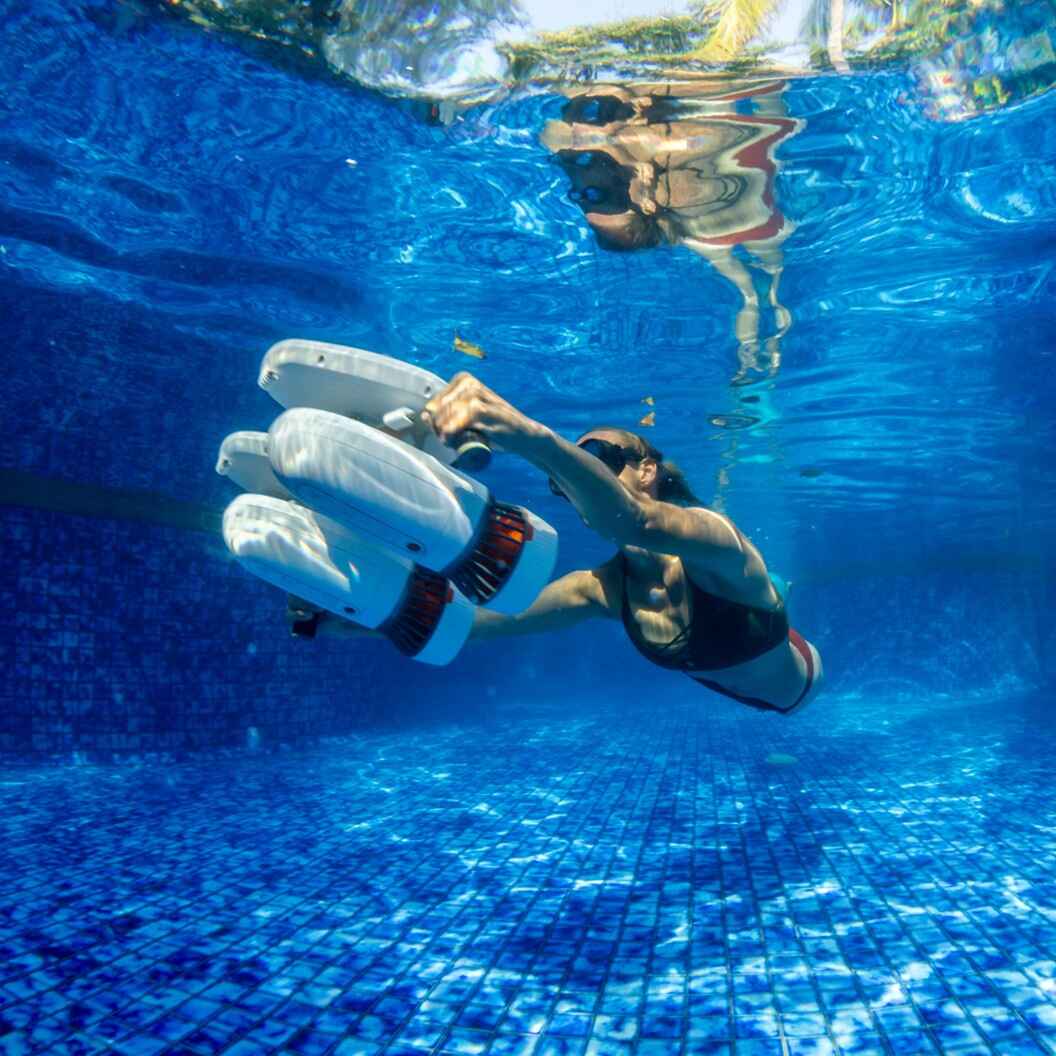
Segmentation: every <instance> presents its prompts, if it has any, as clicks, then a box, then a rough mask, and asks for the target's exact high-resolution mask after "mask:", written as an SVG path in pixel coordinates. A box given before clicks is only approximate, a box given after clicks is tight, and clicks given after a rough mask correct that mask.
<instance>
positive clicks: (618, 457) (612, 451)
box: [547, 436, 642, 499]
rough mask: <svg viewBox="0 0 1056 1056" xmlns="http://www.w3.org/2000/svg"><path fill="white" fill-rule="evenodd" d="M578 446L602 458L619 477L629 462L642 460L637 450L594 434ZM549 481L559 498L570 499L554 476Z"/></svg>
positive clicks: (577, 445) (551, 488)
mask: <svg viewBox="0 0 1056 1056" xmlns="http://www.w3.org/2000/svg"><path fill="white" fill-rule="evenodd" d="M576 447H578V448H581V449H582V450H584V451H586V452H587V454H588V455H593V456H594V457H595V458H600V459H601V461H602V462H604V463H605V465H606V466H608V467H609V469H611V470H612V472H613V474H614V475H615V476H617V477H618V476H619V475H620V474H621V473H622V472H623V469H624V467H625V466H626V465H627V463H628V462H641V460H642V456H641V455H639V454H638V453H637V452H633V451H628V450H627V449H626V448H625V447H620V445H619V444H613V443H610V442H609V441H608V440H599V439H598V438H597V437H593V436H592V437H590V438H589V439H587V440H582V441H580V442H579V443H578V444H576ZM547 483H548V484H549V485H550V490H551V491H552V492H553V493H554V494H555V495H556V496H557V497H558V498H561V499H568V496H567V495H566V494H565V493H564V492H563V491H562V490H561V486H560V485H559V484H558V483H557V481H556V480H554V478H553V477H548V478H547Z"/></svg>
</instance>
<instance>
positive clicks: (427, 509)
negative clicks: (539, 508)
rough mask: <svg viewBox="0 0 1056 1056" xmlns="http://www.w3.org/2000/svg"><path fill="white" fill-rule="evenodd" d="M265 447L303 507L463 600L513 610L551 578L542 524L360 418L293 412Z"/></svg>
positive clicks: (550, 535) (551, 542) (550, 544)
mask: <svg viewBox="0 0 1056 1056" xmlns="http://www.w3.org/2000/svg"><path fill="white" fill-rule="evenodd" d="M267 449H268V457H269V458H270V460H271V466H272V469H274V471H275V475H276V476H277V477H278V480H279V482H280V483H281V484H282V485H283V486H284V487H286V488H288V489H289V491H290V492H292V493H293V494H294V495H295V496H296V497H297V498H298V499H299V500H300V501H301V502H303V503H304V504H305V505H307V506H309V507H311V508H312V509H314V510H318V511H319V512H320V513H322V514H324V515H325V516H327V517H329V518H331V519H333V520H335V521H337V522H339V523H340V524H343V525H345V526H346V527H347V528H349V529H351V530H353V531H354V532H356V533H357V534H359V535H363V536H365V537H367V538H369V539H371V540H373V541H374V542H375V543H377V544H379V545H381V546H384V547H387V548H389V549H390V550H392V551H393V552H394V553H396V554H401V555H403V556H405V557H410V558H412V559H413V560H414V561H416V562H417V563H418V564H420V565H424V566H425V567H426V568H430V569H433V570H434V571H436V572H440V573H442V574H443V575H445V576H448V577H449V578H450V579H451V580H452V581H453V582H454V584H455V585H456V586H457V587H458V588H459V589H460V590H462V591H463V593H465V594H466V596H467V597H468V598H469V599H470V600H471V601H474V602H476V603H478V604H480V605H486V606H487V607H489V608H491V609H494V610H496V611H498V612H505V613H517V612H522V611H523V610H524V609H526V608H528V606H529V605H531V603H532V602H533V601H534V600H535V598H536V597H537V596H538V594H539V592H540V591H541V590H542V589H543V587H544V586H546V584H547V582H548V581H549V579H550V575H551V573H552V572H553V569H554V563H555V561H556V560H557V533H556V532H555V531H554V530H553V528H551V527H550V525H548V524H547V523H546V522H545V521H544V520H542V519H541V518H539V517H536V516H535V514H533V513H531V512H530V511H529V510H526V509H524V508H522V507H518V506H508V505H505V504H502V503H497V502H495V501H494V500H493V499H492V497H491V494H490V492H489V491H488V489H487V488H486V487H485V486H484V485H483V484H481V483H480V482H479V481H476V480H473V479H472V478H471V477H468V476H466V475H465V474H464V473H460V472H458V471H457V470H455V469H451V468H449V467H448V466H445V465H444V464H443V463H441V462H439V461H438V460H437V459H435V458H433V457H432V456H430V455H429V454H427V453H426V452H424V451H419V450H417V449H416V448H413V447H411V446H410V445H408V444H405V443H402V442H401V441H399V440H396V439H394V438H392V437H391V436H387V435H385V434H383V433H380V432H378V431H377V430H376V429H372V428H370V427H369V426H367V425H364V424H363V423H362V422H359V421H354V420H353V419H351V418H346V417H343V416H342V415H340V414H335V413H332V412H330V411H324V410H317V409H314V408H304V407H301V408H295V409H294V410H289V411H286V412H285V413H284V414H281V415H280V416H279V417H278V418H277V419H276V420H275V422H274V423H273V424H272V426H271V429H270V430H269V432H268V445H267Z"/></svg>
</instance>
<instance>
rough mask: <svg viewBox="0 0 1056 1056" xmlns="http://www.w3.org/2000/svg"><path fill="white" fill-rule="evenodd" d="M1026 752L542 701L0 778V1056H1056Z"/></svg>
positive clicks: (1009, 725)
mask: <svg viewBox="0 0 1056 1056" xmlns="http://www.w3.org/2000/svg"><path fill="white" fill-rule="evenodd" d="M999 705H1000V706H999ZM881 716H882V717H881ZM1051 727H1052V723H1051V720H1049V719H1048V716H1047V712H1046V710H1045V707H1044V703H1043V702H1040V701H1034V702H1032V703H1028V704H1024V703H1022V702H1020V703H1015V704H1008V703H1004V704H1001V703H1000V702H998V704H995V703H993V702H991V703H989V704H987V705H986V706H985V707H982V706H980V707H977V708H975V710H973V709H972V708H969V707H967V706H963V707H962V706H960V705H959V704H958V703H956V702H953V701H945V702H943V703H942V704H941V706H939V707H938V708H937V710H934V711H932V712H930V713H922V712H921V713H914V714H913V715H912V716H908V714H903V713H902V712H900V711H899V710H898V709H897V708H894V707H892V706H885V707H882V708H881V707H877V706H875V705H874V706H870V707H866V705H865V704H864V703H862V702H861V701H858V702H857V703H855V702H848V703H847V705H846V706H844V707H841V708H827V709H823V708H821V707H817V709H816V710H815V711H814V713H813V714H811V713H810V712H808V713H807V714H806V715H804V716H803V717H802V719H801V720H798V721H793V722H787V721H784V720H781V719H778V718H775V717H773V716H763V715H756V714H755V713H745V714H742V713H741V712H739V711H736V709H732V708H727V707H720V708H716V709H713V710H708V711H697V710H692V711H691V710H689V709H688V708H681V709H680V710H674V711H670V710H669V711H667V712H666V713H657V712H656V711H652V712H647V711H644V710H643V711H638V712H626V711H624V712H621V713H618V714H616V713H613V714H605V713H601V712H592V713H578V714H577V709H576V708H575V707H574V706H566V707H563V708H557V707H553V708H551V709H549V710H542V711H540V712H539V713H538V714H535V715H534V716H530V715H527V714H524V713H518V714H517V715H516V716H511V717H509V718H506V719H503V720H502V721H498V720H495V721H489V722H479V721H473V722H467V723H465V724H464V725H462V726H457V725H452V724H446V725H441V724H435V725H432V726H429V725H419V726H416V727H412V728H408V729H404V730H396V729H388V730H379V731H376V732H367V733H364V734H363V735H362V736H358V737H354V738H348V739H342V740H338V741H333V742H329V743H327V744H326V745H324V746H322V747H317V748H312V749H305V750H299V751H295V752H285V753H278V754H273V755H272V754H246V755H241V756H232V757H227V758H215V757H214V758H210V759H201V760H197V761H195V762H191V763H183V764H180V765H178V766H169V767H165V766H161V765H149V766H139V767H135V768H117V767H113V768H97V767H71V768H68V769H50V770H44V769H36V770H34V769H22V768H8V769H7V770H5V771H3V772H0V811H2V813H0V836H2V838H3V841H4V856H3V858H2V860H0V884H2V887H0V890H2V892H3V895H2V897H0V1053H4V1054H15V1053H19V1054H21V1053H35V1052H48V1053H85V1054H89V1053H97V1052H116V1053H121V1054H123V1056H155V1054H162V1053H171V1054H188V1056H190V1054H196V1056H210V1054H213V1053H225V1054H230V1056H255V1054H258V1053H260V1054H263V1053H283V1054H289V1056H293V1054H296V1056H375V1054H377V1056H380V1054H383V1053H384V1054H385V1056H401V1054H405V1056H412V1054H418V1056H420V1054H422V1053H427V1052H435V1053H445V1054H458V1056H477V1054H484V1053H488V1054H492V1056H580V1054H583V1056H587V1054H589V1056H633V1054H638V1056H668V1054H676V1053H679V1054H680V1053H686V1054H690V1053H705V1054H712V1053H714V1054H729V1056H734V1054H735V1056H764V1054H775V1056H776V1054H779V1053H784V1054H790V1056H807V1054H824V1053H837V1052H845V1053H936V1052H947V1053H1028V1052H1056V882H1054V879H1053V870H1054V868H1056V814H1054V812H1053V809H1052V798H1051V785H1052V781H1051V775H1052V766H1051V759H1052V753H1051V750H1050V749H1051V747H1052V745H1051V741H1052V733H1051Z"/></svg>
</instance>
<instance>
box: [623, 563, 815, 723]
mask: <svg viewBox="0 0 1056 1056" xmlns="http://www.w3.org/2000/svg"><path fill="white" fill-rule="evenodd" d="M620 564H621V567H622V569H623V613H622V615H623V625H624V627H625V628H626V629H627V634H628V636H629V637H630V639H631V641H632V642H633V643H634V647H635V648H636V649H637V650H638V652H640V653H641V654H642V656H644V657H645V658H646V659H647V660H650V661H652V662H653V663H654V664H657V665H658V666H660V667H667V668H672V669H674V670H677V671H685V672H687V673H689V672H690V671H721V670H722V669H723V668H725V667H733V666H734V665H735V664H743V663H745V662H747V661H748V660H754V659H755V658H756V657H757V656H762V655H763V653H768V652H769V651H770V650H771V649H774V648H776V647H777V646H778V645H780V644H781V643H782V642H785V641H788V637H789V627H788V614H787V613H786V612H785V605H784V602H781V603H780V604H779V605H778V606H777V608H776V609H763V608H759V607H757V606H755V605H744V604H742V603H741V602H739V601H730V600H729V599H728V598H721V597H719V596H718V595H716V594H709V593H708V592H707V591H705V590H701V589H700V587H698V586H697V585H696V584H695V583H694V582H693V581H692V580H691V579H689V577H688V576H687V577H686V581H687V583H688V584H689V588H690V590H691V591H692V592H693V599H692V605H691V608H690V612H691V614H692V619H691V622H690V624H689V626H688V627H685V628H683V630H682V631H681V632H680V633H679V634H677V635H676V636H675V637H674V638H672V639H671V641H670V642H667V643H666V644H664V645H657V644H656V643H654V642H649V641H646V640H645V638H643V637H642V632H641V631H640V630H639V629H638V624H637V623H636V622H635V619H634V614H633V613H632V612H631V606H630V602H629V601H628V599H627V555H626V554H624V553H622V552H621V554H620ZM690 677H691V678H692V679H693V680H694V681H696V682H699V683H700V684H701V685H703V686H707V687H708V689H712V690H714V691H715V692H716V693H721V694H723V695H724V696H727V697H732V698H733V699H734V700H739V701H740V702H741V703H742V704H748V705H749V706H751V707H753V708H761V709H763V710H765V711H784V710H790V709H783V708H778V707H777V706H776V705H774V704H770V703H769V702H767V701H765V700H759V699H758V698H756V697H742V696H740V695H739V694H736V693H731V692H730V691H729V690H728V689H724V688H723V687H722V686H720V685H719V684H718V683H717V682H711V681H708V680H706V679H703V678H697V676H696V675H690ZM797 703H798V701H797Z"/></svg>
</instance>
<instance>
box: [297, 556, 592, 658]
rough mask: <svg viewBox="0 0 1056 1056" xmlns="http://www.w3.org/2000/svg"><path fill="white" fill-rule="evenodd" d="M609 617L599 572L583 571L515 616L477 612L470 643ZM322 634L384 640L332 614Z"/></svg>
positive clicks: (552, 587)
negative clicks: (599, 617)
mask: <svg viewBox="0 0 1056 1056" xmlns="http://www.w3.org/2000/svg"><path fill="white" fill-rule="evenodd" d="M298 600H299V599H298ZM301 604H302V605H303V604H304V603H303V602H302V603H301ZM610 615H612V613H611V611H610V606H609V604H608V603H607V601H606V596H605V591H604V588H603V586H602V580H601V577H600V575H599V572H598V571H596V570H581V571H577V572H569V573H568V575H565V576H562V577H561V578H560V579H555V580H554V581H553V583H550V584H549V585H548V586H547V587H546V588H545V589H544V590H543V591H542V592H541V593H540V594H539V596H538V597H537V598H536V599H535V601H534V602H532V604H531V606H529V607H528V608H527V609H525V610H524V612H519V613H517V614H516V615H515V616H505V615H503V614H502V613H500V612H492V611H491V610H490V609H482V608H478V609H477V610H476V612H475V614H474V619H473V629H472V630H471V631H470V635H469V637H470V641H480V640H481V639H484V638H500V637H504V636H506V635H513V634H539V633H541V632H543V631H556V630H560V629H561V628H563V627H571V626H572V625H573V624H576V623H581V622H582V621H583V620H589V619H592V618H595V617H598V616H610ZM319 633H320V634H321V635H326V636H327V637H335V638H368V637H369V638H382V637H384V635H382V634H381V633H380V632H379V631H372V630H370V629H368V628H366V627H361V626H360V625H359V624H357V623H352V622H351V621H349V620H342V619H341V618H340V617H337V616H333V615H331V614H330V613H323V615H322V619H321V620H320V622H319Z"/></svg>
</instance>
